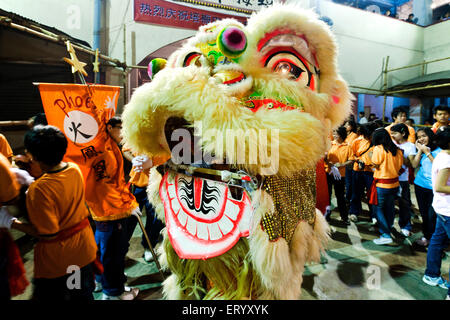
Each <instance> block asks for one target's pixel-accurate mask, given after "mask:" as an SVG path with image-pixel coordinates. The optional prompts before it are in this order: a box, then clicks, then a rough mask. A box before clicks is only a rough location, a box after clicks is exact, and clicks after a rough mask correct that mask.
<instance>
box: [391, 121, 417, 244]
mask: <svg viewBox="0 0 450 320" xmlns="http://www.w3.org/2000/svg"><path fill="white" fill-rule="evenodd" d="M408 136H409V130H408V127H407V126H406V125H405V124H403V123H398V124H396V125H394V126H392V127H391V137H392V140H393V141H394V143H395V144H396V145H397V147H399V148H400V149H402V151H403V166H402V169H401V171H402V173H401V174H400V176H399V177H398V180H399V183H400V197H399V199H398V206H399V221H398V224H399V226H400V229H401V233H402V234H403V235H404V236H405V237H409V236H410V234H411V204H412V203H411V192H410V189H409V181H408V177H409V170H408V169H409V168H408V164H409V159H408V157H409V156H410V155H412V154H415V153H416V146H415V145H414V143H411V142H409V141H407V140H408Z"/></svg>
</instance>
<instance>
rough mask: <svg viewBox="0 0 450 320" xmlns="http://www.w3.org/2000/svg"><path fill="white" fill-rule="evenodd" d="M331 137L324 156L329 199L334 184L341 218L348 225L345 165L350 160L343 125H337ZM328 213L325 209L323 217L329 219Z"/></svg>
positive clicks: (349, 151)
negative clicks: (331, 140) (331, 139)
mask: <svg viewBox="0 0 450 320" xmlns="http://www.w3.org/2000/svg"><path fill="white" fill-rule="evenodd" d="M333 137H334V140H333V142H332V143H331V148H330V150H328V153H327V156H326V157H325V171H326V173H327V182H328V193H329V201H330V203H331V193H332V191H333V190H332V187H333V186H334V193H335V196H336V200H337V204H338V208H339V214H340V216H341V219H342V221H343V222H344V223H345V224H346V225H350V222H349V221H348V209H347V204H346V202H345V172H346V170H345V169H346V165H348V164H350V163H352V161H351V160H349V157H350V155H351V150H350V147H349V146H348V144H347V143H345V138H347V131H346V129H345V127H339V128H337V129H336V130H335V131H333ZM327 209H328V208H327ZM330 213H331V212H329V211H328V210H327V212H326V217H325V218H326V219H327V220H329V215H330Z"/></svg>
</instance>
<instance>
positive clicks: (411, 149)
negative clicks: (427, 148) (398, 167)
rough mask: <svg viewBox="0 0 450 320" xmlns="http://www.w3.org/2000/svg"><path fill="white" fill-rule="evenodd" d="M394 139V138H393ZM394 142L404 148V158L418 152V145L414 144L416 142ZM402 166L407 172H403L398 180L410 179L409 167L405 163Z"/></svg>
mask: <svg viewBox="0 0 450 320" xmlns="http://www.w3.org/2000/svg"><path fill="white" fill-rule="evenodd" d="M392 141H394V140H392ZM394 143H395V144H396V146H397V147H399V148H400V149H402V151H403V157H404V158H408V156H409V155H411V154H416V153H417V152H416V146H415V145H414V143H411V142H409V141H406V142H404V143H402V144H397V143H396V142H395V141H394ZM402 168H403V169H405V172H403V173H402V174H401V175H400V176H399V177H398V180H399V181H408V176H409V172H408V167H407V166H405V165H402Z"/></svg>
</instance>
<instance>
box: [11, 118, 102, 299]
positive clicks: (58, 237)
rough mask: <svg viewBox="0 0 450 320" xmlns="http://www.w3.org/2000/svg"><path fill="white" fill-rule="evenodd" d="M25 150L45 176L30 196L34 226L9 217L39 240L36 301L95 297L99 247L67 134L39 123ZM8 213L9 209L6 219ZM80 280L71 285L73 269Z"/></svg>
mask: <svg viewBox="0 0 450 320" xmlns="http://www.w3.org/2000/svg"><path fill="white" fill-rule="evenodd" d="M24 142H25V148H26V149H27V151H28V152H29V154H30V155H31V156H32V157H33V159H34V160H35V161H36V162H37V163H38V164H39V166H40V167H41V169H42V171H43V172H44V174H43V175H42V176H41V177H40V178H39V179H38V180H36V181H35V182H34V183H32V184H31V185H30V187H29V189H28V192H27V196H26V207H27V212H28V217H29V220H30V222H31V225H29V224H26V223H22V222H21V221H19V220H18V219H16V218H13V217H10V216H9V217H7V218H8V220H9V222H10V223H9V226H8V227H10V228H15V229H18V230H20V231H23V232H26V233H28V234H30V235H32V236H35V237H37V238H38V239H39V242H38V243H37V244H36V246H35V248H34V279H33V285H34V287H33V299H34V300H38V301H55V300H93V295H92V292H93V290H94V266H93V262H94V261H95V259H96V251H97V245H96V243H95V239H94V234H93V232H92V229H91V227H90V224H89V220H88V216H89V210H88V208H87V206H86V202H85V192H84V181H83V176H82V174H81V171H80V169H79V168H78V166H77V165H76V164H74V163H70V162H63V161H62V159H63V157H64V154H65V153H66V149H67V140H66V137H65V136H64V134H63V133H62V132H61V131H60V130H59V129H58V128H56V127H53V126H41V125H39V126H36V127H34V128H33V129H31V130H30V131H28V132H27V133H26V135H25V141H24ZM5 216H8V214H7V213H6V214H5V213H3V219H5ZM77 270H78V272H79V274H80V281H76V282H75V281H74V282H75V284H74V287H71V286H69V285H68V283H69V282H70V281H69V280H70V279H69V277H70V276H71V275H72V272H77Z"/></svg>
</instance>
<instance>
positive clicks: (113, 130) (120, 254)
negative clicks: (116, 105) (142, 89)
mask: <svg viewBox="0 0 450 320" xmlns="http://www.w3.org/2000/svg"><path fill="white" fill-rule="evenodd" d="M121 129H122V120H121V119H120V117H112V118H111V119H110V120H109V121H108V123H107V124H106V131H107V133H108V134H107V136H106V140H105V150H104V151H103V154H102V159H103V160H102V161H101V162H102V166H101V168H100V169H101V170H99V171H98V172H97V173H96V174H98V178H97V180H95V181H94V182H93V183H91V184H87V185H86V190H89V194H88V195H87V196H86V198H87V200H88V203H89V204H90V207H91V208H92V211H91V214H92V218H93V220H94V222H95V240H96V242H97V245H98V248H99V255H100V261H101V262H102V264H103V268H104V272H103V274H102V275H96V282H97V285H96V291H97V290H100V288H101V290H102V291H103V297H102V300H133V299H134V298H136V296H137V295H138V293H139V289H138V288H129V287H125V282H126V276H125V274H124V272H125V259H126V255H127V252H128V247H129V239H128V231H127V230H128V227H129V223H130V222H132V221H133V220H132V219H135V217H132V214H133V212H136V213H137V214H140V210H139V206H138V203H137V202H136V199H135V197H134V196H133V195H132V194H131V192H130V190H129V189H128V186H127V184H126V182H125V175H124V169H123V156H122V152H121V151H120V148H119V144H120V142H121V140H122V137H121ZM99 163H100V162H99ZM97 182H99V183H97Z"/></svg>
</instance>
